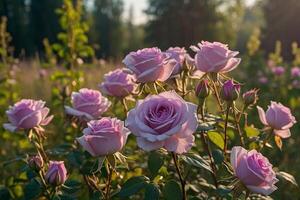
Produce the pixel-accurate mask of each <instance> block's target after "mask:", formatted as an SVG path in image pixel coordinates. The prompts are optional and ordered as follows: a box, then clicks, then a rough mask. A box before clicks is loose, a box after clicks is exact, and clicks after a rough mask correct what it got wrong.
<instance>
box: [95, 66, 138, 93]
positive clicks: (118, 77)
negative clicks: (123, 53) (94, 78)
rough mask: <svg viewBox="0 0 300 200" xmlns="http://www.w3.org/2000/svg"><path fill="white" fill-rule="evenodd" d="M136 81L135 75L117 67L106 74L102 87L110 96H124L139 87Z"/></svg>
mask: <svg viewBox="0 0 300 200" xmlns="http://www.w3.org/2000/svg"><path fill="white" fill-rule="evenodd" d="M135 81H136V79H135V77H134V76H133V75H131V74H129V73H127V72H125V70H122V69H116V70H114V71H110V72H108V73H107V74H105V75H104V82H103V83H101V85H100V89H101V91H102V92H103V93H104V94H107V95H109V96H113V97H120V98H123V97H125V96H128V95H129V94H131V93H133V92H134V91H135V89H136V87H137V84H136V83H135Z"/></svg>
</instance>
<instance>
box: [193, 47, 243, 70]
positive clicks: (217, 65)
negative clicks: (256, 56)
mask: <svg viewBox="0 0 300 200" xmlns="http://www.w3.org/2000/svg"><path fill="white" fill-rule="evenodd" d="M191 49H192V50H193V51H195V52H196V55H195V65H196V68H197V69H198V70H200V71H202V72H205V73H209V72H214V73H226V72H229V71H231V70H233V69H235V68H236V67H237V66H238V64H239V63H240V62H241V59H240V58H236V57H235V56H236V55H238V54H239V52H238V51H231V50H229V49H228V46H227V45H226V44H222V43H220V42H212V43H211V42H206V41H202V42H201V43H198V47H196V46H191Z"/></svg>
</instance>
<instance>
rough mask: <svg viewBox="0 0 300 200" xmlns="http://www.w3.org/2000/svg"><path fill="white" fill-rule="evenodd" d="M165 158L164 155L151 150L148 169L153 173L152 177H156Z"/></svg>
mask: <svg viewBox="0 0 300 200" xmlns="http://www.w3.org/2000/svg"><path fill="white" fill-rule="evenodd" d="M163 164H164V160H163V158H162V156H161V155H160V154H159V153H157V152H151V153H150V154H149V158H148V169H149V171H150V173H151V177H153V178H154V177H155V176H156V175H157V173H158V171H159V169H160V168H161V167H162V166H163Z"/></svg>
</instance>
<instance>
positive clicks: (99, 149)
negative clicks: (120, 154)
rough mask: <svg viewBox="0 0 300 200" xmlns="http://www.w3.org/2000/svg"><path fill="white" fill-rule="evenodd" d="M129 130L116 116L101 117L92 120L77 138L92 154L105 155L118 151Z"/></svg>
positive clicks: (123, 143)
mask: <svg viewBox="0 0 300 200" xmlns="http://www.w3.org/2000/svg"><path fill="white" fill-rule="evenodd" d="M129 133H130V132H129V130H128V129H127V128H125V127H124V122H122V121H120V120H118V119H117V118H109V117H103V118H101V119H100V120H93V121H90V122H89V123H88V127H87V128H85V129H84V130H83V134H84V135H83V136H81V137H79V138H77V141H78V142H79V143H80V144H81V146H82V147H83V148H84V149H85V150H86V151H88V152H89V153H90V154H91V155H92V156H98V157H99V156H106V155H109V154H113V153H116V152H117V151H120V150H121V149H122V148H123V146H124V145H125V143H126V140H127V136H128V135H129Z"/></svg>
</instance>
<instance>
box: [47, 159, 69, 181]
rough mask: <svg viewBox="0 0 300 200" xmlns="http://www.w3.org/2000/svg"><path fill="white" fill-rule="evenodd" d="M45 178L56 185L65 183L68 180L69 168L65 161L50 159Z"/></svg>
mask: <svg viewBox="0 0 300 200" xmlns="http://www.w3.org/2000/svg"><path fill="white" fill-rule="evenodd" d="M45 180H46V182H47V183H49V184H51V185H54V186H58V185H62V184H64V183H65V182H66V180H67V170H66V167H65V164H64V161H50V165H49V168H48V171H47V172H46V175H45Z"/></svg>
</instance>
